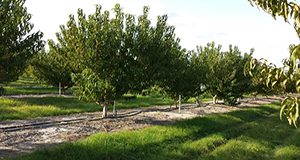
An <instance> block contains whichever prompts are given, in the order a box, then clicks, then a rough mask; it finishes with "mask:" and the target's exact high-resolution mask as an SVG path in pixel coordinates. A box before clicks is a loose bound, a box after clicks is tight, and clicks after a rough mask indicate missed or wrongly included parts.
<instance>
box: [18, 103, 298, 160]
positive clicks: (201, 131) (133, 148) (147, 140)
mask: <svg viewBox="0 0 300 160" xmlns="http://www.w3.org/2000/svg"><path fill="white" fill-rule="evenodd" d="M278 108H279V107H278V105H268V106H263V107H260V108H251V109H245V110H239V111H235V112H230V113H226V114H215V115H209V116H207V117H199V118H194V119H191V120H184V121H179V122H177V123H175V124H173V125H167V126H154V127H149V128H145V129H142V130H138V131H122V132H116V133H100V134H95V135H92V136H90V137H88V138H86V139H83V140H80V141H76V142H72V143H65V144H62V145H59V146H57V147H54V148H51V149H41V150H39V151H36V152H34V153H32V154H29V155H25V156H22V157H17V158H16V159H17V160H18V159H22V160H44V159H45V160H52V159H53V160H56V159H60V160H68V159H76V160H86V159H89V160H98V159H107V160H118V159H123V160H127V159H128V160H129V159H130V160H139V159H141V160H144V159H146V160H152V159H153V160H168V159H170V160H183V159H191V160H200V159H201V160H219V159H222V160H235V159H236V160H252V159H253V160H265V159H270V160H273V159H275V160H276V159H278V160H281V159H285V160H293V159H295V160H296V159H299V157H300V130H299V129H294V128H293V127H291V126H289V125H288V124H287V123H286V122H284V121H280V120H279V118H278Z"/></svg>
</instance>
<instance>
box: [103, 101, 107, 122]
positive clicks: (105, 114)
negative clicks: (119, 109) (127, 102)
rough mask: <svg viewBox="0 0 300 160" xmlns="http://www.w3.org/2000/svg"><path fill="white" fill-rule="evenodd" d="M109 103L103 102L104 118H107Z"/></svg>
mask: <svg viewBox="0 0 300 160" xmlns="http://www.w3.org/2000/svg"><path fill="white" fill-rule="evenodd" d="M107 106H108V105H107V104H105V103H104V104H103V111H102V118H106V117H107Z"/></svg>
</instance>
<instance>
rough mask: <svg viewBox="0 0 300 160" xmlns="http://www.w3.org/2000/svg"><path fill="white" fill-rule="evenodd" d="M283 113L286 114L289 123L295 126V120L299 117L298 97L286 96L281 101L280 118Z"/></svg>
mask: <svg viewBox="0 0 300 160" xmlns="http://www.w3.org/2000/svg"><path fill="white" fill-rule="evenodd" d="M283 115H285V116H286V118H287V120H288V121H289V124H290V125H292V124H293V125H294V126H295V127H296V128H297V124H296V122H297V120H298V118H299V99H298V98H297V97H286V98H285V99H284V100H283V101H282V102H281V110H280V119H282V117H283Z"/></svg>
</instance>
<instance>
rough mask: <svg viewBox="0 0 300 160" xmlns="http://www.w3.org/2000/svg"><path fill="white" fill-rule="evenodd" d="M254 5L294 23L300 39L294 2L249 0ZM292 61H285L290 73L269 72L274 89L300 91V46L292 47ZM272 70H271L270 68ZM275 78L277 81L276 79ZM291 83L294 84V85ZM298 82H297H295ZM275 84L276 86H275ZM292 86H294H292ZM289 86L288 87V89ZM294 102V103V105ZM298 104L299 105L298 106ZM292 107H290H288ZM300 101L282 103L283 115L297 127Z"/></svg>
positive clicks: (291, 100) (299, 9)
mask: <svg viewBox="0 0 300 160" xmlns="http://www.w3.org/2000/svg"><path fill="white" fill-rule="evenodd" d="M248 1H249V2H250V3H251V4H252V5H256V6H258V7H259V8H261V9H263V10H264V11H265V12H267V13H269V14H271V15H272V16H273V17H274V18H276V17H282V18H284V20H285V21H286V22H289V21H291V20H292V21H293V23H294V29H295V30H296V32H297V34H298V37H300V16H299V15H300V6H299V5H298V4H297V3H296V2H294V1H292V2H291V1H288V0H248ZM290 52H291V55H290V59H289V60H287V61H285V63H284V64H285V65H287V66H288V69H287V70H288V72H286V71H285V70H276V69H273V70H272V71H271V70H269V72H268V78H267V80H268V82H272V80H270V79H273V82H272V87H273V86H275V85H276V84H277V85H278V84H280V85H281V86H282V87H283V88H284V89H286V88H288V89H289V90H290V91H293V89H291V88H290V86H295V89H294V90H297V91H298V90H299V87H298V86H299V81H298V79H296V77H297V78H299V69H297V68H298V66H297V62H298V61H299V59H300V45H295V46H290ZM270 69H271V68H270ZM274 77H275V79H274ZM289 81H290V82H294V84H295V83H296V84H295V85H293V84H292V83H289ZM295 81H296V82H295ZM273 84H274V85H273ZM291 84H292V85H291ZM287 85H288V87H287ZM292 102H293V103H292ZM296 103H297V105H296ZM287 105H290V106H287ZM298 105H299V104H298V100H297V98H296V97H294V98H291V97H287V98H286V100H285V101H283V103H282V111H284V112H281V115H282V114H283V113H284V114H285V115H286V116H287V119H288V120H289V123H290V124H294V125H295V127H296V121H297V119H298V117H299V113H298V112H297V110H298Z"/></svg>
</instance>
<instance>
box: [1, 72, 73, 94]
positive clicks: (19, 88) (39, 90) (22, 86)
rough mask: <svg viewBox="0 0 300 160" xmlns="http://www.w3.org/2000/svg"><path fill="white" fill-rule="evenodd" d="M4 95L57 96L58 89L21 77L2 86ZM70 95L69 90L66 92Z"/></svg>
mask: <svg viewBox="0 0 300 160" xmlns="http://www.w3.org/2000/svg"><path fill="white" fill-rule="evenodd" d="M4 89H5V95H18V94H58V88H57V87H53V86H49V85H46V84H43V83H40V82H37V81H36V80H35V79H33V78H31V77H24V76H21V77H20V78H19V80H17V81H15V82H10V83H8V84H6V85H4ZM67 93H71V90H67Z"/></svg>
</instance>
